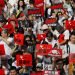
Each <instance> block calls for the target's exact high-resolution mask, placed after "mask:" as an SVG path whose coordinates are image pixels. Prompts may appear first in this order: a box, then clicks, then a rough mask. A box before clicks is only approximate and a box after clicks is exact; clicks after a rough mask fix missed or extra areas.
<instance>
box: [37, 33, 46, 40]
mask: <svg viewBox="0 0 75 75" xmlns="http://www.w3.org/2000/svg"><path fill="white" fill-rule="evenodd" d="M45 38H46V34H37V39H38V40H39V41H42V40H44V39H45Z"/></svg>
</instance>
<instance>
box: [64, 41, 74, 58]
mask: <svg viewBox="0 0 75 75" xmlns="http://www.w3.org/2000/svg"><path fill="white" fill-rule="evenodd" d="M68 45H69V47H68V50H69V48H70V53H75V44H72V43H71V42H69V43H68ZM68 55H69V54H68V53H67V47H66V45H65V46H64V48H63V58H65V57H67V56H68Z"/></svg>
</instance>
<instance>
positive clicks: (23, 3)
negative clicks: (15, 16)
mask: <svg viewBox="0 0 75 75" xmlns="http://www.w3.org/2000/svg"><path fill="white" fill-rule="evenodd" d="M20 1H23V6H22V8H23V10H24V9H25V6H26V4H25V2H24V0H18V9H19V8H20V5H19V2H20Z"/></svg>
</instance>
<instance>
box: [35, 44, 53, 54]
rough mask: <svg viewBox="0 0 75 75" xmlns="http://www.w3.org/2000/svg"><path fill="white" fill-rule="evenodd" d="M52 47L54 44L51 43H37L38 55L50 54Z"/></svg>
mask: <svg viewBox="0 0 75 75" xmlns="http://www.w3.org/2000/svg"><path fill="white" fill-rule="evenodd" d="M50 49H52V45H49V44H37V45H36V54H37V55H48V52H49V51H50Z"/></svg>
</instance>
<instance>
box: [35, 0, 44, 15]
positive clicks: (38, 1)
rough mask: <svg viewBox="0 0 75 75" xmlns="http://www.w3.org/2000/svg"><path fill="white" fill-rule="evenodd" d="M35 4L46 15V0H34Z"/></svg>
mask: <svg viewBox="0 0 75 75" xmlns="http://www.w3.org/2000/svg"><path fill="white" fill-rule="evenodd" d="M34 6H35V7H36V8H39V9H40V11H41V15H42V16H44V0H34Z"/></svg>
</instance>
